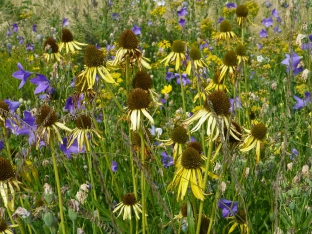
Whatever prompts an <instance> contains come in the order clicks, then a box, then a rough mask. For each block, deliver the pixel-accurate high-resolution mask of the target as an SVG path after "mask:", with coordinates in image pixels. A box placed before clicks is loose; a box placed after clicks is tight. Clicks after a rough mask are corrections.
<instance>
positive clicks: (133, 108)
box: [127, 88, 154, 131]
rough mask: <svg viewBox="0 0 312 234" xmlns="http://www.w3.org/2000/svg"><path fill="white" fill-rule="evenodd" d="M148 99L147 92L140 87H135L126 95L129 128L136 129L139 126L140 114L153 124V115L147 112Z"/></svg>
mask: <svg viewBox="0 0 312 234" xmlns="http://www.w3.org/2000/svg"><path fill="white" fill-rule="evenodd" d="M150 102H151V101H150V99H149V96H148V93H147V92H146V91H145V90H143V89H140V88H136V89H134V90H132V91H131V92H130V94H129V97H128V101H127V104H128V109H129V113H128V117H129V116H130V122H131V129H132V130H133V131H137V130H139V129H140V126H141V119H142V117H143V116H141V115H142V114H143V115H144V116H145V117H146V118H148V119H149V121H150V122H151V123H152V124H153V123H154V119H153V117H152V116H151V115H150V114H149V113H148V112H147V110H146V109H147V108H148V106H149V104H150Z"/></svg>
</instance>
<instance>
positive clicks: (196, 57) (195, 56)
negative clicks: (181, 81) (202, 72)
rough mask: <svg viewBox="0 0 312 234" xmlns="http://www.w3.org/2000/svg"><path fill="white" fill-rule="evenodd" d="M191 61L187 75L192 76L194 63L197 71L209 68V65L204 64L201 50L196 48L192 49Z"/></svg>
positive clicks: (187, 68)
mask: <svg viewBox="0 0 312 234" xmlns="http://www.w3.org/2000/svg"><path fill="white" fill-rule="evenodd" d="M190 57H191V61H189V62H188V64H187V67H186V74H188V75H191V69H192V63H193V64H194V67H195V69H196V70H197V69H198V68H199V67H201V68H203V67H208V65H207V64H206V63H205V62H204V60H203V59H202V57H201V53H200V50H199V49H198V48H196V47H192V49H191V50H190Z"/></svg>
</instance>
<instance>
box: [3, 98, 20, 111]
mask: <svg viewBox="0 0 312 234" xmlns="http://www.w3.org/2000/svg"><path fill="white" fill-rule="evenodd" d="M4 102H5V103H6V104H7V105H8V106H9V110H10V112H12V113H13V112H15V111H16V109H17V108H18V107H19V106H20V102H13V101H10V100H8V99H6V100H4Z"/></svg>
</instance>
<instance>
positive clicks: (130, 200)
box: [122, 193, 137, 206]
mask: <svg viewBox="0 0 312 234" xmlns="http://www.w3.org/2000/svg"><path fill="white" fill-rule="evenodd" d="M122 202H123V204H125V205H126V206H133V205H135V204H136V203H137V200H136V197H135V195H134V194H133V193H126V194H125V195H124V196H123V198H122Z"/></svg>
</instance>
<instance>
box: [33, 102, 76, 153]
mask: <svg viewBox="0 0 312 234" xmlns="http://www.w3.org/2000/svg"><path fill="white" fill-rule="evenodd" d="M36 123H37V133H38V140H37V144H36V148H38V147H39V143H40V140H43V141H44V142H45V143H47V144H49V143H51V141H55V140H57V141H58V142H60V143H63V139H62V137H61V134H60V132H59V129H58V128H60V129H63V130H65V131H68V132H71V129H69V128H68V127H66V126H65V125H64V124H63V123H60V122H58V116H57V114H56V113H55V111H54V110H53V109H51V108H50V107H49V106H48V105H43V106H41V107H40V109H39V110H38V113H37V116H36Z"/></svg>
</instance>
